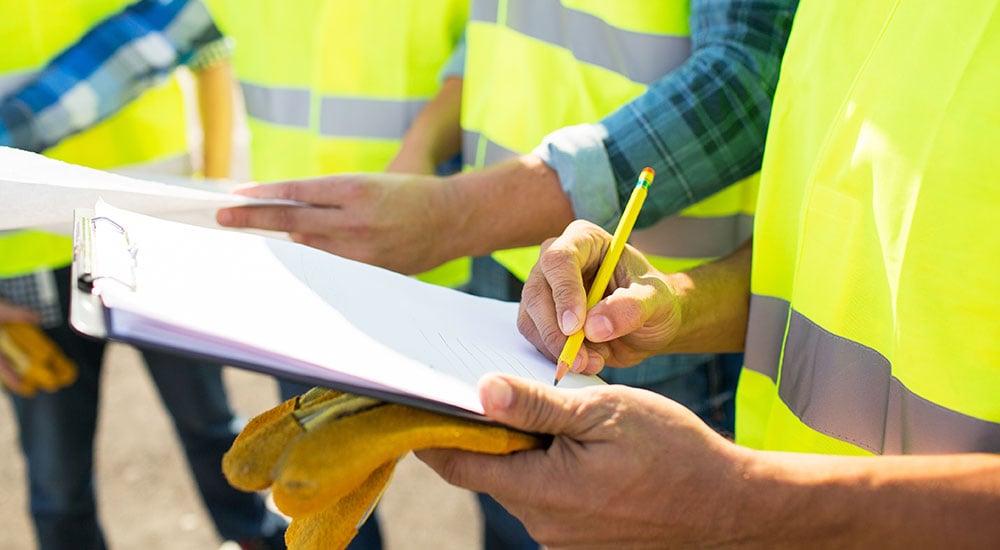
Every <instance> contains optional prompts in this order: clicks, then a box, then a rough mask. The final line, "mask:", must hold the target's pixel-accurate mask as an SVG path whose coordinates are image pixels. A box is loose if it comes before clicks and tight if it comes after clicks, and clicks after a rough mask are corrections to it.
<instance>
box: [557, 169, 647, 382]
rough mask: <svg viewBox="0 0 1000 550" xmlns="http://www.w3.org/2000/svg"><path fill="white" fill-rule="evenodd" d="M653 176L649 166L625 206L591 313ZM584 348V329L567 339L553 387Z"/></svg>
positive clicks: (592, 294)
mask: <svg viewBox="0 0 1000 550" xmlns="http://www.w3.org/2000/svg"><path fill="white" fill-rule="evenodd" d="M653 176H654V172H653V169H652V168H648V167H647V168H644V169H643V170H642V172H641V173H640V174H639V180H638V181H637V182H636V184H635V188H634V189H633V190H632V195H631V196H630V197H629V200H628V203H627V204H626V205H625V211H624V212H623V213H622V218H621V220H619V221H618V227H617V228H615V233H614V236H613V237H612V238H611V245H610V246H609V247H608V251H607V253H605V255H604V259H603V260H602V261H601V265H600V267H599V268H598V270H597V275H596V276H595V277H594V282H593V284H592V285H591V287H590V291H589V292H588V293H587V309H588V310H590V308H592V307H594V306H595V305H596V304H597V302H599V301H600V300H601V298H602V297H604V291H605V290H607V288H608V282H609V281H610V280H611V274H612V273H613V272H614V270H615V267H616V266H617V265H618V260H619V259H620V258H621V255H622V250H624V249H625V243H626V242H628V237H629V235H630V234H631V232H632V227H633V226H634V225H635V220H636V218H638V217H639V210H641V209H642V203H643V201H645V200H646V193H647V191H648V190H649V185H650V184H651V183H653ZM582 345H583V327H581V328H580V330H578V331H576V332H575V333H573V334H572V335H570V336H569V338H568V339H567V340H566V344H565V345H564V346H563V350H562V353H560V354H559V362H558V364H557V365H556V377H555V381H554V382H553V384H558V383H559V381H560V380H561V379H562V377H563V376H565V375H566V373H567V372H569V369H570V367H571V366H572V365H573V361H574V360H575V359H576V356H577V354H579V353H580V347H581V346H582Z"/></svg>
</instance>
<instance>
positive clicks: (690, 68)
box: [578, 0, 796, 227]
mask: <svg viewBox="0 0 1000 550" xmlns="http://www.w3.org/2000/svg"><path fill="white" fill-rule="evenodd" d="M795 5H796V2H795V1H794V0H773V1H771V0H763V1H761V0H754V1H748V0H729V1H726V2H716V1H713V2H706V1H696V2H694V3H693V4H692V32H691V38H692V54H691V57H690V58H688V59H687V60H686V61H685V62H684V64H683V65H682V66H681V67H679V68H678V69H677V70H676V71H674V72H672V73H671V74H669V75H668V76H666V77H664V78H663V79H661V80H660V81H658V82H656V83H655V84H653V85H652V86H651V87H650V88H649V89H648V90H647V91H646V93H645V94H643V95H641V96H639V97H638V98H636V99H635V100H634V101H632V102H631V103H629V104H627V105H625V106H623V107H622V108H621V109H619V110H618V111H616V112H615V113H612V114H611V115H610V116H608V117H607V118H605V119H604V120H602V121H601V123H600V126H601V127H602V130H603V133H604V134H606V137H605V138H604V143H603V145H604V147H605V149H606V152H607V155H608V159H609V162H610V167H611V172H612V173H613V174H614V179H615V183H616V188H617V194H618V196H619V204H620V205H624V204H625V202H626V200H627V198H628V195H629V193H630V192H631V188H632V186H633V185H634V180H635V177H636V174H637V173H638V171H639V170H641V169H642V167H644V166H652V167H653V168H654V169H655V170H656V185H654V186H653V187H652V188H651V189H650V194H649V197H648V198H647V200H646V204H645V205H644V207H643V213H642V215H640V217H639V221H638V223H637V226H638V227H644V226H646V225H648V224H650V223H653V222H655V221H656V220H659V219H661V218H663V217H665V216H668V215H672V214H675V213H677V212H678V211H680V210H681V209H683V208H685V207H687V206H690V205H692V204H694V203H696V202H698V201H700V200H702V199H704V198H706V197H708V196H709V195H711V194H713V193H715V192H717V191H719V190H721V189H723V188H724V187H726V186H728V185H729V184H731V183H734V182H736V181H738V180H740V179H742V178H744V177H746V176H749V175H751V174H753V173H754V172H756V171H757V170H759V168H760V162H761V158H762V156H763V150H764V140H765V137H766V134H767V123H768V118H769V116H770V111H771V103H772V100H773V97H774V90H775V87H776V84H777V80H778V73H779V69H780V63H781V57H782V54H783V53H784V48H785V43H786V40H787V37H788V33H789V31H790V28H791V21H792V17H793V15H794V12H795ZM581 208H582V207H581ZM578 212H581V213H582V211H581V210H578ZM615 214H616V215H614V216H612V217H613V218H617V213H615Z"/></svg>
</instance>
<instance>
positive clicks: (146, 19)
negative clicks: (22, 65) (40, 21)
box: [0, 0, 220, 152]
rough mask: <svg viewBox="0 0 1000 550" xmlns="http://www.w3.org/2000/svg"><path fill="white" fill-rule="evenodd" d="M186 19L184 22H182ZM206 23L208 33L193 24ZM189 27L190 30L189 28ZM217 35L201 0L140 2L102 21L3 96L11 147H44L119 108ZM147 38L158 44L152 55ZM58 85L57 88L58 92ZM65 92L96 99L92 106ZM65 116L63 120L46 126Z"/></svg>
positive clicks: (2, 115)
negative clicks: (83, 105)
mask: <svg viewBox="0 0 1000 550" xmlns="http://www.w3.org/2000/svg"><path fill="white" fill-rule="evenodd" d="M177 23H182V24H177ZM201 24H204V25H205V27H206V28H205V29H204V31H203V32H195V31H193V30H191V27H190V26H195V25H201ZM189 30H191V32H188V31H189ZM218 38H220V35H219V34H218V31H217V30H215V28H214V26H211V21H210V20H209V18H208V14H207V12H205V9H204V6H202V5H201V4H200V3H198V2H194V3H186V2H159V1H157V0H141V1H139V2H136V3H134V4H130V5H129V6H128V7H127V8H125V9H124V10H122V11H121V12H119V13H116V14H114V15H113V16H111V17H108V18H107V19H105V20H104V21H102V22H101V23H100V24H99V25H97V26H95V27H94V28H93V29H91V30H90V31H88V32H87V34H85V35H84V36H83V37H81V38H80V40H79V41H77V42H76V43H75V44H73V45H72V46H70V47H69V48H67V49H66V50H64V51H63V52H62V53H60V54H59V55H58V56H57V57H55V58H54V59H52V60H51V61H50V62H49V63H48V64H47V65H46V66H45V67H44V68H43V69H42V70H41V71H40V72H39V73H38V75H37V77H36V78H35V79H34V80H33V81H31V82H29V83H28V84H26V85H25V86H23V87H22V88H20V89H19V90H16V91H14V92H12V93H11V94H9V95H8V96H6V97H4V98H3V100H2V102H0V124H2V125H3V126H4V131H3V132H0V134H3V135H5V136H6V137H5V138H4V139H3V142H4V143H5V144H6V145H9V146H12V147H17V148H19V149H26V150H30V151H36V152H41V151H44V150H45V149H48V148H49V147H52V146H54V145H56V144H58V143H59V142H61V141H62V140H64V139H66V138H67V137H70V136H72V135H74V134H77V133H79V132H81V131H83V130H86V129H88V128H90V127H91V126H93V125H95V124H97V123H98V122H100V121H102V120H104V119H106V118H108V117H110V116H111V115H113V114H115V113H116V112H118V111H119V110H121V109H122V108H123V107H125V106H126V105H128V104H129V103H130V102H132V101H133V100H135V99H136V98H137V97H139V96H140V95H141V94H142V92H144V91H145V90H147V89H148V88H150V87H152V86H154V85H156V84H158V83H159V82H161V81H162V80H163V79H164V78H165V77H166V76H167V75H169V74H170V71H172V70H173V69H174V68H175V67H176V66H177V65H178V64H181V63H183V62H185V61H186V60H187V59H188V58H189V57H190V56H191V54H192V52H193V51H194V50H196V49H197V48H200V47H201V46H202V45H204V44H206V43H207V42H210V41H212V40H216V39H218ZM149 44H156V45H157V48H156V51H155V52H154V53H155V55H150V51H149V49H150V46H149ZM53 91H60V92H61V93H60V95H59V97H53ZM65 97H93V98H95V99H94V104H93V105H92V106H90V108H80V104H79V102H72V101H64V100H62V99H63V98H65ZM45 120H50V121H51V120H65V121H67V123H66V124H45V123H44V121H45Z"/></svg>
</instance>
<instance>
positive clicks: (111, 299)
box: [70, 202, 604, 421]
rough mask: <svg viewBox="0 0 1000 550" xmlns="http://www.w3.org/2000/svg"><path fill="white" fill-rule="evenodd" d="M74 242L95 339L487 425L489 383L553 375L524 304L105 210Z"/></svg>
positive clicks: (591, 381) (79, 313)
mask: <svg viewBox="0 0 1000 550" xmlns="http://www.w3.org/2000/svg"><path fill="white" fill-rule="evenodd" d="M73 233H74V245H73V262H72V268H71V273H72V277H73V292H72V297H71V303H70V325H71V326H72V327H73V328H74V329H75V330H76V331H78V332H80V333H82V334H84V335H87V336H91V337H94V338H100V339H107V340H113V341H119V342H124V343H127V344H131V345H135V346H138V347H143V348H150V349H157V350H161V351H166V352H170V353H175V354H178V355H183V356H188V357H193V358H198V359H203V360H208V361H211V362H216V363H220V364H224V365H230V366H234V367H239V368H244V369H248V370H253V371H256V372H260V373H264V374H269V375H274V376H278V377H281V378H285V379H289V380H295V381H299V382H303V383H307V384H312V385H318V386H324V387H330V388H335V389H339V390H343V391H347V392H351V393H356V394H360V395H368V396H372V397H375V398H377V399H381V400H384V401H389V402H396V403H403V404H407V405H411V406H415V407H419V408H424V409H428V410H433V411H436V412H442V413H445V414H449V415H454V416H459V417H463V418H468V419H472V420H478V421H484V420H485V416H484V415H483V412H482V406H481V404H480V403H479V399H478V392H477V390H476V382H477V380H478V378H479V376H481V375H482V374H484V373H485V372H490V371H502V372H506V373H509V374H515V375H518V376H523V377H526V378H532V379H536V380H539V381H543V382H545V383H551V380H552V376H553V374H554V372H555V364H554V363H553V362H552V361H551V360H549V359H548V358H546V357H544V356H543V355H541V353H539V352H538V351H537V350H535V349H534V348H533V347H532V346H531V345H530V344H529V343H528V342H527V341H526V340H524V339H523V338H522V337H520V334H518V333H517V329H516V326H515V319H516V311H517V305H516V304H510V303H505V302H498V301H496V300H491V299H487V298H480V297H475V296H471V295H467V294H464V293H462V292H459V291H457V290H452V289H446V288H442V287H437V286H434V285H430V284H427V283H423V282H420V281H418V280H416V279H413V278H411V277H406V276H403V275H399V274H397V273H392V272H389V271H387V270H384V269H381V268H378V267H374V266H370V265H366V264H361V263H359V262H354V261H351V260H347V259H344V258H339V257H337V256H334V255H332V254H328V253H326V252H323V251H320V250H317V249H313V248H309V247H306V246H304V245H299V244H296V243H292V242H289V241H285V240H279V239H271V238H268V237H265V236H261V235H254V234H247V233H240V232H233V231H227V230H222V229H208V228H204V227H195V226H191V225H188V224H183V223H178V222H171V221H167V220H161V219H157V218H152V217H150V216H145V215H142V214H138V213H135V212H129V211H126V210H122V209H116V208H115V207H113V206H111V205H108V204H105V203H100V202H99V203H98V204H97V205H96V207H95V209H94V210H77V211H75V213H74V232H73ZM234 264H239V265H234ZM248 289H259V290H261V292H257V293H256V295H251V294H252V291H249V290H248ZM372 310H375V311H372ZM387 311H388V312H391V316H388V317H387V316H385V312H387ZM602 384H604V382H603V381H602V380H600V379H599V378H598V377H596V376H582V375H577V374H572V373H571V374H570V375H568V376H567V378H565V379H564V381H563V383H562V384H561V386H562V385H565V386H567V387H573V386H577V387H582V386H589V385H602Z"/></svg>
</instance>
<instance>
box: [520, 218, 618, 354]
mask: <svg viewBox="0 0 1000 550" xmlns="http://www.w3.org/2000/svg"><path fill="white" fill-rule="evenodd" d="M610 240H611V235H609V234H608V233H607V232H606V231H604V230H603V229H601V228H600V227H598V226H597V225H594V224H592V223H590V222H586V221H582V220H577V221H575V222H573V223H571V224H570V225H569V226H568V227H567V228H566V230H565V231H564V232H563V234H562V235H561V236H559V237H557V238H556V239H555V240H553V241H551V242H550V243H549V244H548V247H547V248H545V249H544V250H543V251H542V253H541V255H540V256H539V258H538V265H537V266H536V269H537V270H538V272H539V275H538V276H541V277H544V278H545V281H546V282H547V283H548V285H549V287H550V288H551V289H552V301H553V303H554V304H555V312H556V319H557V321H558V323H559V328H560V329H561V330H562V332H563V334H565V335H567V336H568V335H570V334H573V333H575V332H576V331H578V330H580V329H581V328H582V327H583V322H584V320H585V319H586V316H587V288H586V287H585V286H584V280H585V278H592V277H593V274H594V273H595V272H596V271H597V268H598V266H599V264H600V262H601V256H602V255H603V253H604V250H605V249H606V248H607V246H608V243H609V242H610ZM526 287H527V284H526Z"/></svg>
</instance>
